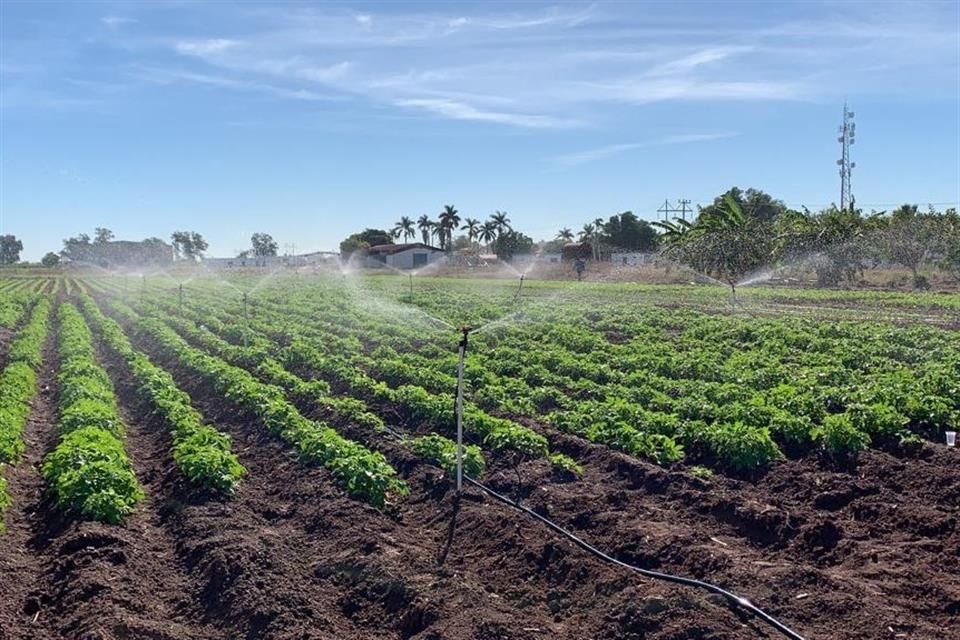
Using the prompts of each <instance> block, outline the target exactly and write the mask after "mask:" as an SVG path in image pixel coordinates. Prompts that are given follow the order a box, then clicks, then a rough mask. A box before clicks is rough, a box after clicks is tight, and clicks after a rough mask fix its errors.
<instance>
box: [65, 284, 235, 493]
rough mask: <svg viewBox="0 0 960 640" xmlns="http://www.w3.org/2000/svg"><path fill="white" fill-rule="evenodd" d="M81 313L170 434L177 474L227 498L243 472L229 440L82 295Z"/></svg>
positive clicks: (162, 371) (168, 376)
mask: <svg viewBox="0 0 960 640" xmlns="http://www.w3.org/2000/svg"><path fill="white" fill-rule="evenodd" d="M80 297H81V303H82V306H83V311H84V313H85V314H86V316H87V318H88V319H89V321H90V323H91V324H92V326H93V327H94V328H95V330H96V331H97V332H98V334H99V335H100V337H101V339H102V340H103V343H104V344H105V345H106V346H107V348H108V349H110V350H111V351H112V352H113V353H114V354H115V355H117V356H119V357H120V358H122V359H123V361H124V362H125V363H126V366H127V369H128V371H129V372H130V374H131V375H132V376H133V379H134V380H135V381H136V385H137V390H138V392H139V393H140V395H141V396H142V397H143V398H144V399H146V400H147V401H148V402H149V403H150V405H151V406H152V407H153V409H154V411H155V412H156V413H157V414H158V415H159V416H160V417H161V418H162V419H163V420H164V421H165V422H166V423H167V425H168V426H169V427H170V430H171V432H172V435H173V460H174V463H175V464H176V465H177V467H178V468H179V469H180V471H181V473H183V475H184V476H185V477H186V478H187V479H188V480H189V481H190V482H192V483H194V484H195V485H197V486H200V487H204V488H207V489H212V490H215V491H219V492H222V493H225V494H231V493H233V492H234V491H236V489H237V487H238V486H239V484H240V480H241V479H242V478H243V475H244V473H245V472H246V470H245V469H244V468H243V466H242V465H241V464H240V462H239V460H238V459H237V456H236V455H235V454H234V453H233V452H232V451H231V443H230V437H229V436H227V435H226V434H224V433H221V432H219V431H217V430H216V429H214V428H213V427H211V426H209V425H205V424H204V423H203V418H202V416H201V415H200V413H199V412H198V411H197V410H196V409H194V408H193V406H192V405H191V404H190V396H188V395H187V394H186V393H184V392H183V391H181V390H180V389H179V388H178V387H177V385H176V383H175V382H174V380H173V377H172V376H171V375H170V374H169V373H167V372H166V371H164V370H163V369H161V368H160V367H158V366H156V365H155V364H153V363H152V362H150V359H149V358H147V356H146V355H145V354H143V353H141V352H139V351H136V350H135V349H134V348H133V346H132V345H131V344H130V340H129V339H128V338H127V336H126V334H124V332H123V329H122V328H121V327H120V325H119V324H117V323H116V322H115V321H114V320H113V319H112V318H108V317H106V316H105V315H103V313H102V312H101V311H100V309H99V307H97V304H96V303H95V302H94V301H93V299H92V298H90V297H89V296H88V295H86V294H81V296H80Z"/></svg>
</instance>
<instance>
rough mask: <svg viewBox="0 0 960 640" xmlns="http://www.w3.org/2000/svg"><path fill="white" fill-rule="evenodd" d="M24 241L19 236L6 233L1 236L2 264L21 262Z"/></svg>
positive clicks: (0, 252) (0, 261) (0, 255)
mask: <svg viewBox="0 0 960 640" xmlns="http://www.w3.org/2000/svg"><path fill="white" fill-rule="evenodd" d="M21 251H23V243H22V242H20V241H19V240H18V239H17V236H14V235H10V234H6V235H2V236H0V264H16V263H18V262H20V252H21Z"/></svg>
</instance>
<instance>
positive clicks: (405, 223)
mask: <svg viewBox="0 0 960 640" xmlns="http://www.w3.org/2000/svg"><path fill="white" fill-rule="evenodd" d="M416 235H417V232H416V231H414V229H413V220H412V219H411V218H409V217H408V216H400V220H399V221H398V222H397V224H395V225H393V237H394V238H399V237H400V236H403V240H404V242H406V241H407V240H409V239H410V238H413V237H414V236H416Z"/></svg>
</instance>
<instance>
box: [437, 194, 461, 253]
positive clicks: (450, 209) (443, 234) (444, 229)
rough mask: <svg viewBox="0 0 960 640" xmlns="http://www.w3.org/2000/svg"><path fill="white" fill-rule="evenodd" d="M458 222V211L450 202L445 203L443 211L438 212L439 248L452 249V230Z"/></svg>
mask: <svg viewBox="0 0 960 640" xmlns="http://www.w3.org/2000/svg"><path fill="white" fill-rule="evenodd" d="M459 224H460V212H459V211H457V208H456V207H454V206H453V205H452V204H448V205H445V206H444V207H443V212H441V213H440V216H439V222H438V232H439V233H438V235H439V238H440V248H441V249H446V250H448V251H449V250H451V249H453V230H454V229H456V228H457V226H459Z"/></svg>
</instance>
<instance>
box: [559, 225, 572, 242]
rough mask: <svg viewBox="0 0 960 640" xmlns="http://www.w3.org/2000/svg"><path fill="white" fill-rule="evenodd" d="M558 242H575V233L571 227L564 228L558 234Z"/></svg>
mask: <svg viewBox="0 0 960 640" xmlns="http://www.w3.org/2000/svg"><path fill="white" fill-rule="evenodd" d="M557 240H562V241H564V242H572V241H573V231H572V230H571V229H570V227H564V228H562V229H560V231H558V232H557Z"/></svg>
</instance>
